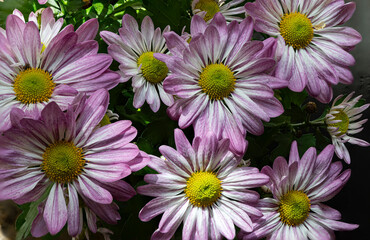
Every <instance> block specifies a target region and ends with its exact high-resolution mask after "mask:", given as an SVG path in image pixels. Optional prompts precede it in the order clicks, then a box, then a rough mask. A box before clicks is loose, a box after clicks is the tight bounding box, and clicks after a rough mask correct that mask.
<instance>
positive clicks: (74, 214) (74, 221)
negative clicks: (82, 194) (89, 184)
mask: <svg viewBox="0 0 370 240" xmlns="http://www.w3.org/2000/svg"><path fill="white" fill-rule="evenodd" d="M68 199H69V201H68V234H69V235H70V236H77V235H78V234H80V233H81V231H82V228H80V227H81V226H82V224H81V223H80V221H81V216H80V207H79V201H78V194H77V191H76V189H75V188H74V187H73V185H71V184H68Z"/></svg>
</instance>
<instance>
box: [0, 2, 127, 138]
mask: <svg viewBox="0 0 370 240" xmlns="http://www.w3.org/2000/svg"><path fill="white" fill-rule="evenodd" d="M61 22H62V21H59V20H58V21H57V22H55V21H54V19H53V17H52V12H51V10H50V9H45V10H44V11H43V13H42V16H41V32H40V31H39V28H38V27H37V25H36V23H35V22H34V21H33V20H32V18H31V20H30V21H29V22H27V23H25V22H24V19H22V18H21V17H20V16H19V15H15V14H11V15H9V16H8V18H7V23H6V32H5V35H2V34H0V40H1V45H2V46H1V51H0V52H5V53H6V54H3V55H1V54H0V88H1V91H0V115H1V116H2V117H1V119H0V131H5V130H6V129H7V128H9V126H10V121H9V112H10V111H11V109H12V108H13V107H18V108H21V109H22V110H24V111H25V112H26V114H28V115H29V116H35V117H37V116H38V115H39V114H40V112H41V110H42V109H43V108H44V107H45V105H46V104H47V103H49V102H56V103H58V105H59V106H60V107H61V109H62V110H65V109H66V108H67V106H68V104H69V103H71V101H72V100H73V98H74V96H75V95H76V94H77V93H78V92H84V93H87V94H90V93H92V92H93V91H95V90H97V89H100V88H105V89H111V88H113V87H114V86H116V85H117V84H118V83H119V80H120V76H119V74H117V73H114V72H112V71H110V70H109V66H110V64H111V63H112V58H111V56H109V55H108V54H98V53H97V52H98V43H97V42H96V41H94V40H93V39H94V37H95V34H96V32H97V29H98V23H97V21H96V20H91V21H89V22H88V23H86V25H82V26H81V27H80V28H79V29H78V30H77V31H76V32H74V31H73V26H71V25H70V26H67V27H66V28H64V29H63V30H62V31H60V32H59V33H57V32H58V31H59V28H60V27H61V24H62V23H61ZM49 34H50V35H49ZM55 34H56V35H55ZM54 35H55V36H54ZM41 40H42V41H44V43H43V42H42V41H41ZM49 40H50V41H49ZM44 47H45V49H44Z"/></svg>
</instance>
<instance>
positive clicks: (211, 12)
mask: <svg viewBox="0 0 370 240" xmlns="http://www.w3.org/2000/svg"><path fill="white" fill-rule="evenodd" d="M194 8H195V9H199V10H201V11H205V12H207V14H206V15H205V16H204V21H206V22H207V21H208V20H210V19H212V18H213V16H215V14H216V13H218V12H219V11H220V6H218V4H217V2H216V1H214V0H199V2H198V3H197V4H195V7H194Z"/></svg>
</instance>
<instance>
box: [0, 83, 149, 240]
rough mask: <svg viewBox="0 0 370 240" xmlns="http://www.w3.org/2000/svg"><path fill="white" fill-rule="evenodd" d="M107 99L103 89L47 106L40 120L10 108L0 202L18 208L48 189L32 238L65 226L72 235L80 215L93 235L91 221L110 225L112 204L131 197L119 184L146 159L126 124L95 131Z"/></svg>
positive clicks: (114, 216)
mask: <svg viewBox="0 0 370 240" xmlns="http://www.w3.org/2000/svg"><path fill="white" fill-rule="evenodd" d="M108 98H109V95H108V92H107V91H106V90H104V89H103V90H98V91H96V92H94V93H93V94H92V95H91V96H90V97H89V98H87V97H86V95H79V96H78V98H77V99H76V101H75V103H74V104H73V105H70V106H69V107H68V109H67V111H66V112H63V111H62V110H61V109H60V107H59V106H58V105H57V104H56V103H55V102H52V103H49V104H47V106H46V107H45V108H44V109H43V110H42V111H41V117H40V119H31V118H27V117H25V114H24V112H23V111H21V110H20V109H13V110H12V112H11V120H12V127H11V128H10V129H9V130H7V131H5V132H4V133H3V136H2V137H1V139H0V153H1V154H0V162H1V164H0V172H1V174H0V178H1V181H0V199H1V200H4V199H12V200H14V201H15V202H17V203H18V204H23V203H27V202H32V201H36V200H38V199H40V197H41V196H43V195H44V194H45V193H46V194H47V191H50V192H49V194H48V195H47V197H46V199H45V200H44V201H42V203H41V204H40V205H39V214H38V216H37V217H36V219H35V220H34V222H33V225H32V230H31V233H32V235H34V236H36V237H39V236H42V235H45V234H47V233H48V232H50V233H51V234H56V233H58V232H59V231H60V230H61V229H62V228H63V226H64V225H65V224H66V223H67V222H68V232H69V234H70V235H71V236H77V235H78V234H80V233H81V230H82V226H83V222H82V219H83V216H82V214H83V212H85V214H86V219H87V223H88V226H89V229H90V230H91V231H92V232H96V224H95V221H96V216H98V217H99V218H100V219H102V220H104V221H105V222H107V223H110V224H114V223H116V221H117V220H118V219H120V216H119V214H118V212H117V209H118V206H117V205H116V204H115V203H114V202H113V199H116V200H128V199H130V198H131V197H132V196H133V195H135V190H134V189H133V188H132V187H131V186H130V185H129V184H128V183H126V182H124V181H121V179H122V178H124V177H126V176H128V175H130V174H131V172H132V171H137V170H139V169H141V168H143V167H144V166H145V165H146V162H147V160H148V157H147V155H146V154H145V153H143V152H141V151H139V149H138V148H137V146H136V145H134V144H131V143H130V141H132V140H133V139H134V137H135V136H136V129H135V128H134V127H132V126H131V122H130V121H117V122H115V123H112V124H108V125H105V126H103V127H100V128H97V127H96V126H97V125H98V124H99V122H100V121H101V120H102V118H103V116H104V114H105V113H106V110H107V106H108ZM45 226H46V227H45Z"/></svg>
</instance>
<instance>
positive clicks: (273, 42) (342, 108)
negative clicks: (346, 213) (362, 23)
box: [0, 0, 369, 239]
mask: <svg viewBox="0 0 370 240" xmlns="http://www.w3.org/2000/svg"><path fill="white" fill-rule="evenodd" d="M45 2H46V1H40V3H45ZM242 2H243V1H242V0H233V1H230V2H229V3H227V4H225V1H224V0H194V1H193V2H192V7H193V9H194V16H193V17H192V21H191V27H190V33H185V32H184V33H183V34H182V35H181V36H180V35H178V34H176V33H175V32H172V31H170V28H169V27H167V28H165V29H164V30H163V32H161V30H160V29H159V28H157V29H154V25H153V22H152V20H151V19H150V17H148V16H147V17H145V18H144V20H143V21H142V24H141V28H140V29H139V26H138V24H137V22H136V20H135V19H134V18H133V17H131V16H130V15H124V16H123V19H122V28H120V29H119V35H117V34H115V33H112V32H108V31H103V32H101V33H100V36H101V37H102V38H103V40H104V41H105V42H106V43H107V44H108V45H109V47H108V53H109V54H100V53H98V44H97V42H96V41H95V40H94V38H95V37H96V34H97V32H98V22H97V20H96V19H91V20H88V21H86V22H85V23H84V24H83V25H81V26H80V27H79V28H78V29H77V30H76V31H74V27H73V26H71V25H68V26H66V27H64V28H62V26H63V19H58V20H57V21H55V19H54V16H53V12H52V10H51V9H50V8H46V9H45V10H43V11H42V13H41V16H36V14H35V13H31V14H30V16H29V17H28V22H26V21H25V18H24V16H23V15H22V13H21V12H19V11H18V10H15V11H14V13H13V14H12V15H9V16H8V18H7V22H6V29H5V30H4V29H1V28H0V42H1V45H0V114H1V116H2V118H1V119H0V132H1V137H0V163H1V164H0V173H1V174H0V200H4V199H12V200H14V201H15V202H16V203H18V204H24V203H27V202H32V201H36V200H38V199H40V198H44V199H43V200H42V201H41V203H40V205H39V206H38V215H37V216H36V218H35V219H34V221H33V224H32V229H31V233H32V235H33V236H35V237H40V236H43V235H45V234H47V233H51V234H56V233H58V232H59V231H61V229H62V228H63V227H64V226H65V225H66V223H67V225H68V227H67V228H68V233H69V235H70V236H73V237H76V236H78V235H79V234H80V233H81V231H82V229H83V226H84V223H83V219H84V217H83V216H86V217H85V219H86V221H87V226H88V228H89V229H90V231H92V232H96V231H98V229H97V225H96V220H97V217H99V218H100V219H101V220H103V221H105V222H107V223H109V224H115V223H116V222H117V220H119V219H120V215H119V213H118V206H117V205H116V204H115V203H114V201H113V199H114V200H119V201H126V200H128V199H130V198H131V197H132V196H134V195H135V193H136V192H135V190H134V188H133V187H131V186H130V185H129V184H128V183H126V182H125V181H123V180H121V179H122V178H124V177H127V176H128V175H130V174H131V172H133V171H138V170H140V169H142V168H143V167H144V166H146V165H148V166H149V167H150V168H152V169H154V170H155V171H157V172H158V174H147V175H146V176H145V178H144V180H145V181H146V182H147V183H148V184H147V185H144V186H140V187H138V189H137V191H138V193H140V194H143V195H148V196H152V197H155V198H154V199H153V200H151V201H150V202H149V203H147V204H146V205H145V206H144V208H143V209H142V210H141V212H140V214H139V217H140V219H141V220H142V221H149V220H151V219H152V218H154V217H155V216H157V215H160V214H162V213H163V216H162V219H161V221H160V223H159V227H158V229H157V230H156V231H155V232H154V234H153V235H152V239H170V238H171V237H172V236H173V234H174V233H175V231H176V230H177V228H178V227H179V226H180V224H181V223H182V222H183V223H184V224H183V229H182V236H183V239H221V238H222V237H225V238H227V239H233V238H235V235H236V233H235V227H234V225H235V226H237V227H238V228H240V229H241V231H240V232H239V235H238V237H240V238H241V239H260V238H263V237H268V238H269V239H331V238H333V234H334V233H333V231H335V230H352V229H355V228H357V227H358V225H355V224H348V223H343V222H340V221H339V220H340V218H341V216H340V213H339V212H338V211H337V210H335V209H332V208H330V207H329V206H327V205H324V204H323V203H322V202H325V201H327V200H329V199H331V198H332V197H333V196H334V195H336V194H337V193H338V192H339V191H340V189H341V188H342V187H343V186H344V184H345V183H346V182H347V181H348V179H349V177H350V170H345V171H343V172H342V164H341V163H340V162H332V157H333V154H334V151H335V153H336V155H337V156H338V157H339V158H341V159H344V160H345V161H346V162H347V163H350V157H349V153H348V151H347V149H346V148H345V146H344V143H345V142H350V143H353V144H358V145H362V146H368V145H369V143H367V142H365V141H363V140H360V139H357V138H354V137H352V136H351V134H355V133H357V132H360V131H361V130H362V124H364V123H365V122H366V120H362V121H358V122H356V120H358V119H359V118H361V114H360V113H361V112H362V111H364V110H365V109H366V108H368V106H369V104H365V105H363V106H361V107H355V104H356V103H357V102H358V100H359V99H360V97H361V96H359V97H356V98H354V99H352V100H351V98H352V95H353V94H351V95H349V96H348V97H346V98H345V99H344V100H343V101H342V102H341V103H340V104H339V105H335V103H336V102H337V99H339V98H340V97H341V96H339V97H338V98H337V99H336V100H335V101H334V104H333V107H332V108H331V110H330V113H329V114H328V115H327V116H326V123H327V125H328V131H329V132H330V134H331V136H332V141H333V145H328V146H327V147H326V148H325V149H324V150H323V151H321V153H320V154H318V155H317V153H316V149H315V148H310V149H308V150H307V151H306V152H305V153H304V155H303V156H302V157H301V158H300V157H299V154H298V150H297V143H296V142H293V143H292V145H291V151H290V156H289V161H288V162H287V161H286V160H285V159H284V158H283V157H278V158H277V159H276V160H275V161H274V164H273V168H271V167H269V166H265V167H264V168H263V169H262V171H261V172H260V171H259V170H258V169H257V168H254V167H249V166H245V165H242V166H241V165H240V164H241V159H242V157H243V155H244V153H245V151H246V149H247V141H246V139H245V138H246V134H247V132H249V133H251V134H254V135H260V134H262V133H263V131H264V127H263V123H262V121H266V122H267V121H269V120H270V118H273V117H277V116H279V115H281V114H282V113H283V112H284V109H283V106H282V104H281V103H280V102H279V100H278V99H276V98H275V96H274V89H279V88H284V87H288V88H289V89H291V90H292V91H296V92H301V91H302V90H304V89H306V90H307V92H308V93H309V94H310V95H311V96H312V97H315V98H316V99H318V100H319V101H321V102H323V103H328V102H330V101H331V99H332V96H333V93H332V88H331V86H332V85H336V84H338V83H344V84H350V83H351V82H352V80H353V77H352V74H351V72H350V70H349V66H351V65H353V64H354V58H353V57H352V56H351V55H350V54H349V50H350V49H352V48H353V47H354V46H355V45H356V44H357V43H359V42H360V40H361V36H360V34H359V33H358V32H356V31H355V30H353V29H352V28H349V27H338V26H337V25H341V24H342V23H344V22H346V21H347V20H348V19H349V18H350V17H351V16H352V14H353V12H354V10H355V4H354V3H347V4H345V3H344V1H334V0H333V1H328V0H316V1H311V0H280V1H276V0H256V1H255V2H253V3H247V4H246V5H245V6H244V7H243V6H242V7H235V6H239V5H240V3H242ZM240 13H243V14H244V13H245V14H246V16H247V17H246V18H244V19H243V18H239V17H235V16H234V15H236V14H240ZM254 30H256V31H258V32H261V33H265V34H267V35H269V36H271V37H270V38H267V39H266V40H264V41H257V40H251V39H252V34H253V32H254ZM113 59H114V60H116V61H117V62H119V64H120V65H119V71H117V72H113V71H111V70H109V66H110V64H111V63H112V61H113ZM130 79H131V80H132V87H133V91H134V93H135V95H134V102H133V104H134V107H136V108H139V107H141V106H142V105H143V104H144V103H145V102H147V103H148V104H149V105H150V108H151V109H152V110H153V111H154V112H157V111H158V109H159V108H160V105H161V102H163V103H164V104H165V105H167V106H168V109H167V114H168V115H169V116H170V117H171V118H172V119H174V120H178V124H179V127H180V128H187V127H188V126H190V125H192V126H193V128H194V135H195V137H194V140H193V142H192V144H190V142H189V141H188V140H187V138H186V137H185V135H184V133H183V132H182V131H181V130H180V129H176V130H175V143H176V150H175V149H173V148H171V147H168V146H162V147H160V149H159V150H160V152H161V154H162V155H163V156H164V158H159V157H156V156H152V155H150V156H149V155H147V154H146V153H145V152H142V151H140V150H139V149H138V147H137V146H136V145H135V144H133V143H130V142H131V141H132V140H133V139H134V138H135V137H136V134H137V131H136V129H135V128H134V127H132V126H131V122H130V121H127V120H119V121H116V122H114V123H110V120H109V116H108V115H107V111H108V110H107V107H108V104H109V94H108V91H107V90H110V89H112V88H114V87H115V86H116V85H117V84H119V83H120V82H126V81H129V80H130ZM262 186H265V187H267V188H268V189H269V191H271V192H272V195H273V198H264V199H260V196H259V194H258V193H257V192H255V191H253V190H251V188H256V187H262ZM45 226H46V227H45Z"/></svg>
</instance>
